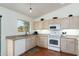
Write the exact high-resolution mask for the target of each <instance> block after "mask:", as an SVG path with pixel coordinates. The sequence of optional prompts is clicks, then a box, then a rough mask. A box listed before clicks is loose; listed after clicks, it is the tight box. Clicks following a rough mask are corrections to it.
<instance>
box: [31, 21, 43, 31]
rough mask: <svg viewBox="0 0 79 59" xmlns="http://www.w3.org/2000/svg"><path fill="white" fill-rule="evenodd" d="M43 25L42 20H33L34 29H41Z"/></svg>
mask: <svg viewBox="0 0 79 59" xmlns="http://www.w3.org/2000/svg"><path fill="white" fill-rule="evenodd" d="M41 25H42V22H40V21H33V22H32V28H33V30H40V29H41Z"/></svg>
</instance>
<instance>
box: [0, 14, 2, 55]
mask: <svg viewBox="0 0 79 59" xmlns="http://www.w3.org/2000/svg"><path fill="white" fill-rule="evenodd" d="M1 18H2V16H1V15H0V56H1Z"/></svg>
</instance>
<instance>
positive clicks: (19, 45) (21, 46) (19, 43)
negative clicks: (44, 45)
mask: <svg viewBox="0 0 79 59" xmlns="http://www.w3.org/2000/svg"><path fill="white" fill-rule="evenodd" d="M25 44H26V39H21V40H16V41H15V50H14V51H15V55H20V54H22V53H24V52H25V51H26V50H25Z"/></svg>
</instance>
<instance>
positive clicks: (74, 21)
mask: <svg viewBox="0 0 79 59" xmlns="http://www.w3.org/2000/svg"><path fill="white" fill-rule="evenodd" d="M69 19H70V28H71V29H79V16H75V17H70V18H69Z"/></svg>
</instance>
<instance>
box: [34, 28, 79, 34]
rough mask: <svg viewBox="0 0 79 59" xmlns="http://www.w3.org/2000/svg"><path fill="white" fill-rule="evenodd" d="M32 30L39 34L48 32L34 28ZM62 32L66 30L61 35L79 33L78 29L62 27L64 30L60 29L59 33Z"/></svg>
mask: <svg viewBox="0 0 79 59" xmlns="http://www.w3.org/2000/svg"><path fill="white" fill-rule="evenodd" d="M34 31H37V32H38V33H39V34H50V31H49V30H34ZM34 31H33V32H34ZM62 32H66V34H63V35H79V29H64V30H60V33H61V34H62Z"/></svg>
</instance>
